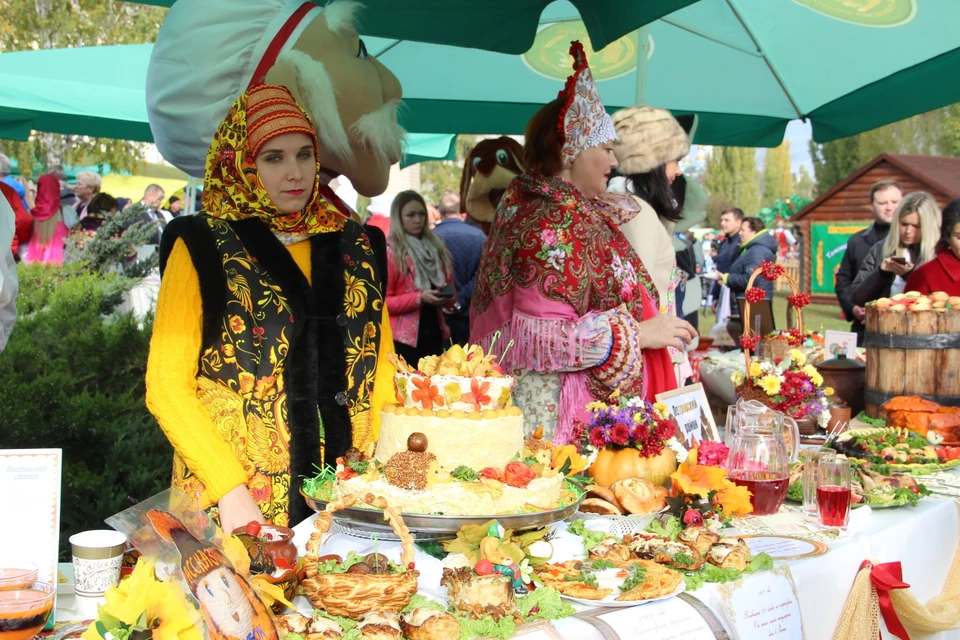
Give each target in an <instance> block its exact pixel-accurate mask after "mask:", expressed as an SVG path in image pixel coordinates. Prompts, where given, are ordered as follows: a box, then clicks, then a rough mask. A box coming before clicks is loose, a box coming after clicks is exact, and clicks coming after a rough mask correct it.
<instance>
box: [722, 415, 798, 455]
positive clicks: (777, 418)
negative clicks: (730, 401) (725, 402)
mask: <svg viewBox="0 0 960 640" xmlns="http://www.w3.org/2000/svg"><path fill="white" fill-rule="evenodd" d="M740 425H745V426H769V425H776V426H777V428H778V429H780V430H781V431H782V433H783V439H784V443H785V446H786V449H787V455H788V456H789V458H790V462H791V463H793V462H796V461H797V460H798V459H799V455H800V428H799V427H798V426H797V422H796V420H794V419H793V418H791V417H790V416H788V415H784V414H783V413H780V412H779V411H774V410H773V409H771V408H770V407H768V406H767V405H765V404H763V403H762V402H758V401H757V400H739V401H738V402H737V404H735V405H730V406H729V407H728V408H727V423H726V425H725V427H724V437H723V443H724V444H725V445H727V446H728V447H731V448H732V447H733V441H734V438H735V437H736V434H737V429H738V428H739V427H740Z"/></svg>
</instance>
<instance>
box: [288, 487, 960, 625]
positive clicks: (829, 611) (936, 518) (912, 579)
mask: <svg viewBox="0 0 960 640" xmlns="http://www.w3.org/2000/svg"><path fill="white" fill-rule="evenodd" d="M759 520H761V521H763V520H764V518H759ZM312 522H313V518H310V519H309V520H307V521H305V522H303V523H301V524H300V525H298V526H297V527H295V528H294V530H295V531H296V532H297V536H296V540H297V542H298V546H299V547H300V548H301V552H302V548H303V545H304V544H305V543H306V539H307V538H308V537H309V535H310V533H311V532H312V531H313V525H312ZM560 528H561V529H562V528H563V525H561V526H560ZM558 540H559V541H560V542H559V543H557V544H555V547H556V548H555V557H556V556H558V555H560V554H562V553H571V552H572V551H571V550H572V549H573V548H574V547H575V546H576V545H573V544H572V543H570V542H568V541H566V540H564V537H563V536H562V535H561V536H560V537H559V538H558ZM576 540H579V538H577V539H576ZM958 543H960V509H958V504H957V503H956V502H955V501H954V500H951V499H942V498H927V499H924V500H922V501H921V502H920V504H919V506H917V507H916V508H910V507H903V508H898V509H884V510H879V509H878V510H874V511H873V512H872V513H870V514H869V515H868V516H867V517H866V518H865V519H864V521H863V523H862V527H861V528H860V530H859V531H853V532H851V533H850V534H848V535H846V536H844V537H842V538H839V539H837V540H835V541H832V542H829V543H827V546H828V547H829V548H830V551H829V552H828V553H826V554H825V555H822V556H819V557H816V558H809V559H804V560H795V561H790V562H786V563H781V562H778V563H777V564H778V565H779V564H787V565H788V566H789V567H790V571H791V572H792V574H793V577H794V581H795V582H796V584H797V589H798V592H799V600H800V610H801V612H802V614H803V624H804V630H805V634H806V638H807V640H829V639H830V638H832V637H833V630H834V628H835V627H836V623H837V620H838V619H839V617H840V612H841V611H842V609H843V606H844V603H845V602H846V600H847V596H848V594H849V592H850V587H851V586H852V585H853V581H854V578H855V577H856V575H857V571H858V569H859V567H860V564H861V562H863V560H865V559H870V560H872V561H875V562H878V563H879V562H892V561H896V560H900V561H901V562H902V564H903V577H904V580H905V581H906V582H907V583H909V584H910V585H911V586H912V588H913V593H914V595H915V596H917V598H918V599H919V600H920V601H921V602H926V601H927V600H929V599H930V598H932V597H933V596H936V595H938V594H939V593H940V592H941V589H942V586H943V582H944V579H945V578H946V575H947V570H948V569H949V567H950V564H951V562H952V561H953V556H954V553H956V551H957V547H958ZM372 544H373V543H371V542H370V541H365V540H359V539H357V538H352V537H350V536H346V535H345V534H342V533H337V534H333V535H331V536H330V537H329V538H327V539H326V542H325V543H324V546H323V553H337V554H341V555H346V553H347V551H349V550H351V549H352V550H355V551H357V552H358V553H368V552H369V551H371V550H372ZM378 549H379V551H380V552H381V553H384V554H386V555H388V556H391V557H394V556H396V558H399V544H398V543H395V542H380V543H379V544H378ZM581 551H582V548H581ZM564 557H565V558H568V557H570V556H569V555H566V556H564ZM416 562H417V568H418V569H419V570H420V571H421V591H423V592H426V595H428V596H435V597H438V598H442V597H443V593H442V592H438V591H439V590H438V588H437V584H438V581H439V572H440V571H441V568H440V562H439V561H438V560H436V559H434V558H431V557H429V556H427V555H426V554H424V553H423V552H422V551H420V550H419V549H418V550H417V558H416ZM748 579H749V578H748ZM692 595H693V596H694V597H696V598H698V599H699V600H701V601H702V602H704V603H705V604H706V605H707V606H708V607H709V608H710V609H711V610H713V611H714V612H715V614H716V615H717V617H718V618H720V619H721V620H722V621H723V618H722V614H721V613H720V612H721V610H722V607H721V603H720V596H719V594H718V592H717V589H716V586H715V585H711V584H707V585H704V586H703V587H702V588H700V589H699V590H697V591H695V592H693V594H692ZM641 606H642V605H641ZM575 607H576V609H577V610H578V611H585V610H588V609H589V607H583V606H580V605H575ZM724 622H725V621H724ZM551 624H552V625H553V627H554V629H556V631H557V632H559V635H560V636H562V637H563V638H576V639H577V640H593V639H597V640H603V636H602V635H601V633H600V632H599V631H598V630H597V629H596V628H595V627H593V626H592V625H591V624H590V623H588V622H586V621H584V620H580V619H577V618H566V619H564V620H555V621H553V622H552V623H551ZM732 637H733V636H732V635H731V638H732ZM889 637H892V636H888V635H884V638H889ZM910 637H911V639H912V640H925V639H929V640H947V639H957V638H960V630H952V631H948V632H944V633H940V634H935V635H921V634H915V633H911V634H910ZM645 640H647V639H645ZM649 640H656V639H655V638H650V639H649Z"/></svg>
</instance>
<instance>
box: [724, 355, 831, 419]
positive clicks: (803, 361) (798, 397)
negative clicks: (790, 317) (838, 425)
mask: <svg viewBox="0 0 960 640" xmlns="http://www.w3.org/2000/svg"><path fill="white" fill-rule="evenodd" d="M730 379H731V380H732V382H733V384H734V386H735V387H736V392H737V397H739V398H742V399H744V400H758V401H759V402H761V403H762V404H764V405H766V406H768V407H770V408H771V409H773V410H774V411H779V412H781V413H783V414H785V415H787V416H789V417H791V418H793V419H794V420H797V421H801V420H807V419H811V420H814V421H815V422H816V423H817V424H818V425H819V426H820V427H822V428H826V426H827V423H828V422H829V421H830V410H829V407H828V403H827V398H828V397H829V396H831V395H833V389H831V388H830V387H824V386H823V376H821V375H820V372H819V371H817V369H816V367H814V366H813V365H812V364H809V363H808V362H807V357H806V356H805V355H804V354H803V353H802V352H801V351H800V350H799V349H791V350H790V351H789V352H788V353H787V356H786V357H785V358H783V359H782V360H773V361H769V360H753V361H751V362H750V364H749V365H748V367H747V368H746V370H744V369H740V368H738V369H737V370H736V371H734V372H733V375H732V376H731V377H730Z"/></svg>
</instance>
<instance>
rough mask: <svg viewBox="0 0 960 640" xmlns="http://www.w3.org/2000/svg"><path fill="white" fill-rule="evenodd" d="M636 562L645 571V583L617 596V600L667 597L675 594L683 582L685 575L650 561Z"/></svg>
mask: <svg viewBox="0 0 960 640" xmlns="http://www.w3.org/2000/svg"><path fill="white" fill-rule="evenodd" d="M635 562H636V564H637V565H638V566H639V568H640V569H641V570H643V581H642V582H641V583H640V584H638V585H637V586H635V587H633V588H631V589H628V590H627V591H624V592H623V593H621V594H620V595H619V596H617V600H618V601H620V602H633V601H638V600H649V599H650V598H659V597H661V596H665V595H667V594H670V593H673V592H674V591H675V590H676V588H677V585H679V584H680V582H681V581H682V580H683V575H681V574H680V573H678V572H676V571H674V570H673V569H668V568H667V567H664V566H661V565H659V564H657V563H656V562H652V561H650V560H637V561H635ZM628 578H629V576H628Z"/></svg>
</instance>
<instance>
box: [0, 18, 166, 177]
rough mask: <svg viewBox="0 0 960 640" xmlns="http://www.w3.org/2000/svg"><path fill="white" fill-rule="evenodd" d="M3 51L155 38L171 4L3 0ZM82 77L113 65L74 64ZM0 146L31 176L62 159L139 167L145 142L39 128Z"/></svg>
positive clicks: (0, 27) (0, 31) (88, 97)
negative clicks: (90, 66)
mask: <svg viewBox="0 0 960 640" xmlns="http://www.w3.org/2000/svg"><path fill="white" fill-rule="evenodd" d="M0 6H2V11H0V52H8V51H25V50H33V49H59V48H66V47H87V46H97V45H108V44H111V45H113V44H142V43H148V42H153V41H154V40H156V37H157V32H158V31H159V29H160V23H162V22H163V18H164V16H165V15H166V11H167V10H166V9H163V8H159V7H147V6H144V5H141V4H134V3H128V2H119V1H118V0H69V1H67V0H3V2H2V5H0ZM72 71H73V72H74V73H75V75H76V76H77V77H78V78H81V79H82V78H83V77H84V76H85V75H96V74H102V73H110V72H111V70H110V69H73V70H72ZM65 99H67V100H90V101H97V100H109V99H110V96H102V95H65ZM0 150H2V151H3V152H4V153H6V154H7V155H8V156H10V157H12V158H16V159H17V161H18V162H19V163H20V168H21V172H22V173H23V174H24V176H26V177H34V175H35V174H36V172H37V171H40V172H43V171H47V170H49V169H50V168H51V167H53V166H54V165H58V164H98V163H107V164H109V165H110V166H111V167H113V168H114V169H119V170H128V171H129V170H135V169H136V168H137V167H138V166H139V165H140V164H141V163H142V162H143V145H142V144H141V143H136V142H129V141H126V140H111V139H106V138H88V137H85V136H76V135H64V134H59V133H44V132H34V133H33V135H32V136H31V137H30V139H29V140H27V141H14V140H0Z"/></svg>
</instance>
